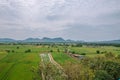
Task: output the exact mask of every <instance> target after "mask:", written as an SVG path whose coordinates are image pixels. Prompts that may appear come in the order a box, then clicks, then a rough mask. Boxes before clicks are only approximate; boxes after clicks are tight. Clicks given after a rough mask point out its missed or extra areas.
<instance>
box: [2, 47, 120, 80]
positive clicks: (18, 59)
mask: <svg viewBox="0 0 120 80" xmlns="http://www.w3.org/2000/svg"><path fill="white" fill-rule="evenodd" d="M66 48H67V49H68V50H69V51H70V52H73V51H74V52H75V53H76V54H82V53H85V56H88V57H95V56H104V55H105V54H106V53H109V52H111V53H113V54H115V56H117V55H119V54H120V47H113V46H96V47H95V46H83V47H71V46H67V47H66V46H48V45H47V46H36V45H0V80H33V79H34V77H36V73H34V72H33V71H32V69H33V68H36V70H37V69H39V68H38V66H39V64H40V61H41V59H40V53H52V56H53V58H54V60H55V61H56V62H58V63H59V64H60V65H64V64H65V63H66V62H72V63H75V62H79V60H77V59H74V58H72V57H71V56H69V55H68V54H66V53H65V52H64V51H65V49H66ZM97 50H99V51H100V53H99V54H97V53H96V51H97ZM77 64H79V63H77ZM37 76H38V77H41V75H37ZM38 80H40V79H38Z"/></svg>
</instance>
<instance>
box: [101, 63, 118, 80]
mask: <svg viewBox="0 0 120 80" xmlns="http://www.w3.org/2000/svg"><path fill="white" fill-rule="evenodd" d="M102 69H103V70H105V71H106V72H107V73H108V74H110V75H111V76H112V77H113V78H114V80H117V79H118V78H120V63H117V62H113V61H106V62H104V64H103V66H102Z"/></svg>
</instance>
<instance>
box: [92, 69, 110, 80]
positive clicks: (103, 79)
mask: <svg viewBox="0 0 120 80" xmlns="http://www.w3.org/2000/svg"><path fill="white" fill-rule="evenodd" d="M94 80H112V77H111V75H109V74H108V73H107V72H106V71H104V70H98V71H96V72H95V77H94Z"/></svg>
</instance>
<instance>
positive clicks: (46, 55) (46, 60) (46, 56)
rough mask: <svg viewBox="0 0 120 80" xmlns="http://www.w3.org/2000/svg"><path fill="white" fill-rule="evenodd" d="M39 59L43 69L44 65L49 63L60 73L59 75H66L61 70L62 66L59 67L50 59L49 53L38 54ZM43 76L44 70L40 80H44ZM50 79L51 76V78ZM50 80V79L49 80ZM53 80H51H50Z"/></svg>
mask: <svg viewBox="0 0 120 80" xmlns="http://www.w3.org/2000/svg"><path fill="white" fill-rule="evenodd" d="M40 57H41V63H42V66H43V69H45V67H46V64H47V63H49V62H50V64H52V65H54V67H55V68H56V69H57V70H58V71H59V72H60V74H61V75H62V76H66V74H65V73H64V70H63V68H62V66H60V65H59V64H58V63H57V62H56V61H55V60H54V59H53V57H52V55H51V54H50V53H44V54H40ZM45 77H46V76H45V75H44V70H42V80H45ZM51 77H52V76H51ZM49 80H51V79H49ZM52 80H53V79H52Z"/></svg>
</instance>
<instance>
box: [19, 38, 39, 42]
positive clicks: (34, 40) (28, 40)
mask: <svg viewBox="0 0 120 80" xmlns="http://www.w3.org/2000/svg"><path fill="white" fill-rule="evenodd" d="M21 42H40V39H39V38H27V39H25V40H22V41H21Z"/></svg>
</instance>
